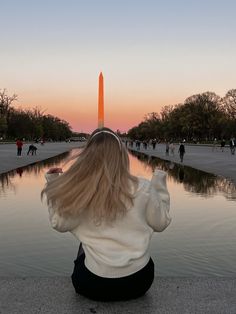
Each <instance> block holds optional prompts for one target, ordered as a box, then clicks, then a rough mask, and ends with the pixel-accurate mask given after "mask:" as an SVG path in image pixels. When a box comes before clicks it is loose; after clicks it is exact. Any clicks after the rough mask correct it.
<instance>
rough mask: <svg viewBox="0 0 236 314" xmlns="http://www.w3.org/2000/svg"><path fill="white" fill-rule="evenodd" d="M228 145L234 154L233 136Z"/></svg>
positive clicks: (235, 143)
mask: <svg viewBox="0 0 236 314" xmlns="http://www.w3.org/2000/svg"><path fill="white" fill-rule="evenodd" d="M229 147H230V151H231V154H232V155H234V154H235V147H236V142H235V138H234V137H232V138H231V139H230V141H229Z"/></svg>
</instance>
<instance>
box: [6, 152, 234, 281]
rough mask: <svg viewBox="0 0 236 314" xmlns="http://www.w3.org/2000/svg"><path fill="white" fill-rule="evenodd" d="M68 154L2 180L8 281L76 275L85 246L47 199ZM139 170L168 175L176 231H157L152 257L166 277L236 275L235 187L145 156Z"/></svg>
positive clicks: (135, 160) (137, 157) (136, 159)
mask: <svg viewBox="0 0 236 314" xmlns="http://www.w3.org/2000/svg"><path fill="white" fill-rule="evenodd" d="M74 153H76V151H75V150H73V151H72V152H71V153H65V154H62V155H60V156H57V157H55V158H52V159H50V160H46V161H44V162H41V163H37V164H35V165H33V166H28V167H25V168H19V169H17V170H15V171H12V172H9V173H7V174H3V175H1V176H0V276H21V277H23V276H55V275H70V274H71V270H72V267H73V260H74V258H75V256H76V254H77V249H78V242H77V240H76V239H75V238H74V237H73V236H72V235H71V234H70V233H58V232H57V231H55V230H53V229H51V227H50V225H49V222H48V214H47V207H46V205H45V204H43V203H42V202H41V200H40V192H41V190H42V188H43V186H44V184H45V179H44V173H45V172H46V171H47V170H48V169H49V168H50V167H52V166H63V167H64V169H66V167H68V165H67V166H64V163H65V161H66V160H67V159H68V158H69V157H70V155H71V154H74ZM130 161H131V172H132V173H133V174H135V175H138V176H144V177H146V178H148V179H150V178H151V177H152V172H153V170H154V169H155V168H159V169H162V170H165V171H167V172H168V177H167V186H168V189H169V192H170V195H171V216H172V222H171V224H170V226H169V227H168V228H167V229H166V230H165V231H164V232H162V233H155V234H154V236H153V239H152V242H151V255H152V257H153V260H154V262H155V264H156V275H159V276H212V275H213V276H232V275H234V276H235V274H236V263H235V261H236V227H235V226H236V187H235V185H233V184H232V183H231V182H230V181H228V180H226V179H224V178H221V177H218V176H214V175H212V174H208V173H205V172H202V171H198V170H195V169H192V168H189V167H185V166H179V165H176V164H174V163H171V162H166V161H163V160H160V159H158V158H153V157H152V158H147V157H145V156H144V155H142V154H140V153H138V154H137V153H135V154H134V153H132V154H130Z"/></svg>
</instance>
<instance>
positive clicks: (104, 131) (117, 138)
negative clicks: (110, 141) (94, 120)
mask: <svg viewBox="0 0 236 314" xmlns="http://www.w3.org/2000/svg"><path fill="white" fill-rule="evenodd" d="M101 133H108V134H111V135H113V136H114V137H115V139H116V140H117V142H118V144H119V147H120V149H121V142H120V139H119V137H118V136H117V135H116V134H115V133H113V132H110V131H107V130H102V131H99V132H97V133H95V134H93V136H92V137H91V139H92V138H93V137H95V136H96V135H98V134H101Z"/></svg>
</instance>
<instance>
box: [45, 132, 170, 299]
mask: <svg viewBox="0 0 236 314" xmlns="http://www.w3.org/2000/svg"><path fill="white" fill-rule="evenodd" d="M46 179H47V184H46V186H45V188H44V189H43V191H42V194H41V197H43V196H46V199H47V204H48V206H49V219H50V222H51V225H52V227H53V228H54V229H56V230H57V231H59V232H66V231H69V232H71V233H72V234H73V235H74V236H75V237H76V239H78V241H80V243H81V245H80V248H79V251H78V255H77V258H76V260H75V262H74V270H73V273H72V283H73V286H74V288H75V291H76V292H77V293H78V294H81V295H84V296H85V297H87V298H90V299H93V300H98V301H120V300H129V299H133V298H138V297H140V296H142V295H143V294H145V293H146V292H147V291H148V289H149V288H150V286H151V285H152V282H153V279H154V262H153V260H152V258H151V257H150V252H149V246H150V240H151V238H152V235H153V232H155V231H156V232H161V231H163V230H164V229H165V228H166V227H167V226H168V225H169V224H170V222H171V218H170V215H169V208H170V203H169V202H170V200H169V193H168V190H167V187H166V173H165V172H164V171H161V170H155V172H154V174H153V177H152V179H151V180H150V181H149V180H147V179H145V178H142V177H136V176H134V175H132V174H131V173H130V170H129V157H128V153H127V150H126V147H125V145H124V144H122V142H121V140H120V138H119V137H118V136H117V135H116V133H114V132H113V131H112V130H110V129H108V128H102V129H97V130H95V131H94V132H93V133H92V134H91V136H90V138H89V139H88V141H87V143H86V146H85V148H84V149H83V150H82V152H81V153H80V154H79V156H78V157H77V160H76V161H75V162H74V164H73V165H72V166H71V167H70V168H69V169H68V170H67V171H66V172H64V173H62V169H60V168H56V169H55V168H53V169H50V170H49V171H48V172H47V173H46Z"/></svg>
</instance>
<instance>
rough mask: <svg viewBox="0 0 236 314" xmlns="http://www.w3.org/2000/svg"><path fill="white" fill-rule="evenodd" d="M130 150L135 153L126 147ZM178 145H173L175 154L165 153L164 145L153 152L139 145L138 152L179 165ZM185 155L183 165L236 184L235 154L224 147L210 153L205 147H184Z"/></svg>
mask: <svg viewBox="0 0 236 314" xmlns="http://www.w3.org/2000/svg"><path fill="white" fill-rule="evenodd" d="M128 148H129V149H130V150H134V151H137V149H136V148H135V147H133V148H132V147H130V146H129V147H128ZM178 148H179V145H175V153H174V155H172V154H171V153H169V155H168V156H167V155H166V153H165V145H164V144H157V145H156V149H155V150H153V149H152V147H151V146H149V147H148V149H144V148H143V147H142V145H141V148H140V150H138V151H139V152H142V153H144V154H146V155H149V156H155V157H159V158H161V159H164V160H170V161H173V162H175V163H179V164H180V163H181V162H180V158H179V154H178ZM185 151H186V153H185V155H184V160H183V163H181V164H183V165H186V166H190V167H192V168H195V169H199V170H202V171H206V172H209V173H213V174H216V175H220V176H223V177H225V178H228V179H231V180H232V181H233V182H234V184H236V153H235V155H232V154H231V153H230V149H229V147H225V149H224V151H223V152H222V151H221V149H220V147H217V149H216V150H214V151H212V147H211V146H207V145H188V144H186V145H185Z"/></svg>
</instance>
